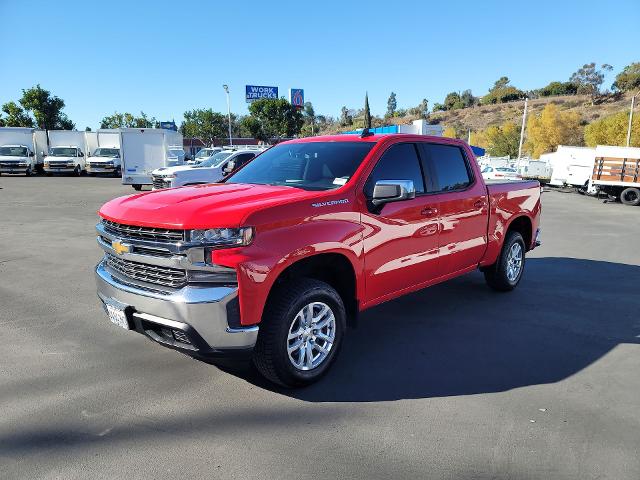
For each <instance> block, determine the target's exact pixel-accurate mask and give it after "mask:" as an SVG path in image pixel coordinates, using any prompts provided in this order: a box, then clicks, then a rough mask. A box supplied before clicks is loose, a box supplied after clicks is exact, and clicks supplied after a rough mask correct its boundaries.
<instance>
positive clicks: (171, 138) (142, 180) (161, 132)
mask: <svg viewBox="0 0 640 480" xmlns="http://www.w3.org/2000/svg"><path fill="white" fill-rule="evenodd" d="M171 145H182V135H181V134H180V133H178V132H174V131H173V130H165V129H162V128H122V129H120V154H121V157H122V184H123V185H132V186H133V188H134V189H136V190H140V189H142V186H143V185H152V184H153V180H152V177H151V172H153V171H154V170H155V169H157V168H161V167H168V166H170V163H169V161H168V156H169V147H170V146H171Z"/></svg>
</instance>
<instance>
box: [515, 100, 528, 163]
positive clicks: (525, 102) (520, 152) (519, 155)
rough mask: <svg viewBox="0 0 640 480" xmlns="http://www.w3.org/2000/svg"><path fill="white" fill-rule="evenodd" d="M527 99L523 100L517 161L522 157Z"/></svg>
mask: <svg viewBox="0 0 640 480" xmlns="http://www.w3.org/2000/svg"><path fill="white" fill-rule="evenodd" d="M528 102H529V99H528V98H525V99H524V114H523V115H522V128H521V129H520V145H519V146H518V160H520V158H521V157H522V141H523V140H524V126H525V122H526V121H527V105H528Z"/></svg>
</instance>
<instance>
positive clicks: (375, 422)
mask: <svg viewBox="0 0 640 480" xmlns="http://www.w3.org/2000/svg"><path fill="white" fill-rule="evenodd" d="M131 193H134V192H133V190H132V189H131V187H125V186H122V185H120V179H114V178H95V177H85V178H72V177H53V178H49V177H43V176H39V177H31V178H27V177H6V176H2V177H0V206H1V208H0V225H1V226H2V228H1V229H0V245H1V246H2V248H1V250H0V304H1V305H2V308H1V309H0V325H1V326H2V333H3V337H4V338H3V345H2V357H1V358H2V359H1V360H0V405H1V406H2V414H1V415H0V478H3V479H4V478H47V479H57V478H61V479H62V478H64V479H72V478H114V477H116V476H123V475H124V474H125V473H126V475H127V476H128V477H129V478H159V477H163V478H170V477H171V476H176V477H178V478H185V477H186V478H243V479H248V478H261V479H264V478H267V479H269V478H293V477H295V478H318V477H322V478H395V477H397V478H400V477H402V478H505V479H506V478H509V479H521V478H522V479H524V478H580V479H590V478H611V479H634V480H636V479H637V478H638V471H640V433H639V432H640V374H639V366H640V346H639V343H640V316H639V315H638V306H639V300H640V294H639V292H638V285H640V248H638V245H640V240H639V239H640V208H635V207H626V206H622V205H620V204H603V203H602V202H601V201H597V200H595V199H593V198H587V197H583V196H580V195H577V194H569V193H559V192H545V193H544V194H543V219H542V229H543V230H542V231H543V235H542V240H543V245H542V247H540V248H539V249H537V250H535V252H533V253H532V254H531V255H530V257H529V259H528V262H527V266H526V271H525V276H524V279H523V281H522V283H521V284H520V286H519V287H518V289H516V290H515V291H514V292H512V293H509V294H498V293H495V292H493V291H491V290H489V289H488V288H487V287H486V285H485V283H484V279H483V278H482V275H481V274H480V273H474V274H471V275H468V276H465V277H462V278H459V279H456V280H453V281H451V282H448V283H445V284H442V285H439V286H436V287H433V288H430V289H427V290H425V291H422V292H419V293H416V294H412V295H409V296H407V297H404V298H402V299H399V300H396V301H393V302H390V303H387V304H384V305H382V306H380V307H377V308H374V309H372V310H369V311H367V312H366V313H365V314H364V315H363V316H362V319H361V322H360V324H359V327H358V328H357V329H356V330H350V331H349V332H348V333H349V335H348V338H347V339H346V342H345V344H344V346H343V351H342V353H341V356H340V358H339V359H338V361H337V363H336V365H335V366H334V368H333V369H332V370H331V372H330V373H329V374H328V375H327V376H326V377H325V378H324V379H323V380H321V381H320V382H319V383H318V384H316V385H313V386H311V387H309V388H306V389H302V390H280V389H277V388H275V387H273V386H271V385H269V384H266V383H265V382H264V381H263V380H260V379H259V378H258V377H257V375H256V374H254V373H253V372H252V371H251V370H250V369H248V368H247V367H246V366H244V365H241V366H237V365H223V366H222V367H220V366H215V365H210V364H207V363H203V362H200V361H196V360H193V359H191V358H188V357H186V356H183V355H180V354H178V353H176V352H174V351H171V350H167V349H164V348H162V347H160V346H158V345H156V344H154V343H152V342H150V341H148V340H146V339H145V338H144V337H142V336H140V335H136V334H133V333H129V332H125V331H122V330H121V329H118V328H117V327H115V326H114V325H112V324H111V323H110V322H109V321H108V319H107V317H106V315H105V313H104V312H103V310H102V308H101V306H100V304H99V301H98V299H97V297H96V295H95V285H94V280H93V267H94V265H95V264H96V263H97V261H98V260H99V258H100V257H101V251H100V250H99V248H98V247H97V245H96V243H95V235H94V229H93V227H94V225H95V223H96V220H97V217H96V210H97V209H98V208H99V206H100V205H101V204H102V203H104V202H105V201H106V200H108V199H111V198H113V197H115V196H118V195H123V194H131Z"/></svg>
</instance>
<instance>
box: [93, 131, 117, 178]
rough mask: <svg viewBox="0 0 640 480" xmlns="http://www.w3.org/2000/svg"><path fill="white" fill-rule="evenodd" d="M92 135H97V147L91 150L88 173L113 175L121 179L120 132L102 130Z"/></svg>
mask: <svg viewBox="0 0 640 480" xmlns="http://www.w3.org/2000/svg"><path fill="white" fill-rule="evenodd" d="M91 133H93V134H94V135H95V139H96V146H95V148H93V149H91V150H89V152H90V153H89V154H88V156H87V172H88V173H89V174H94V173H111V174H113V175H115V176H117V177H119V176H120V175H121V173H122V163H121V158H120V130H118V129H100V130H98V131H97V132H91Z"/></svg>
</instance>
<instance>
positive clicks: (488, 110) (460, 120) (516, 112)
mask: <svg viewBox="0 0 640 480" xmlns="http://www.w3.org/2000/svg"><path fill="white" fill-rule="evenodd" d="M630 102H631V94H628V95H622V96H620V98H619V99H617V100H614V99H612V98H610V99H605V100H603V101H602V103H598V104H596V105H591V98H590V97H589V96H588V95H567V96H558V97H545V98H538V99H533V100H529V113H528V114H529V115H531V114H538V113H540V112H541V111H542V109H543V108H544V107H545V106H546V105H547V104H549V103H555V104H556V105H558V107H559V108H560V109H561V110H567V111H572V112H577V113H579V114H580V118H581V119H582V120H583V122H584V123H585V124H586V123H591V122H593V121H594V120H598V119H599V118H602V117H607V116H609V115H612V114H614V113H618V112H620V111H623V110H628V109H629V105H630ZM523 108H524V102H522V101H518V102H510V103H500V104H496V105H484V106H476V107H471V108H464V109H460V110H451V111H447V112H436V113H432V114H431V115H430V117H429V120H430V122H431V123H439V124H441V125H443V126H444V127H454V128H456V130H458V129H460V130H464V131H466V130H467V129H469V128H470V129H471V130H472V131H479V130H484V129H486V128H487V127H489V126H492V125H501V124H503V123H505V122H508V121H509V122H515V123H517V124H520V122H521V121H522V110H523ZM397 120H404V119H397ZM397 123H405V122H403V121H400V122H397Z"/></svg>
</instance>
